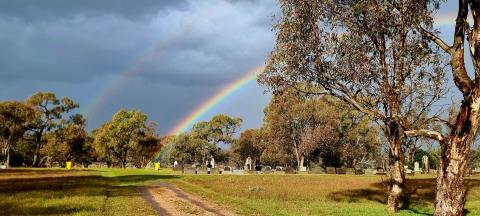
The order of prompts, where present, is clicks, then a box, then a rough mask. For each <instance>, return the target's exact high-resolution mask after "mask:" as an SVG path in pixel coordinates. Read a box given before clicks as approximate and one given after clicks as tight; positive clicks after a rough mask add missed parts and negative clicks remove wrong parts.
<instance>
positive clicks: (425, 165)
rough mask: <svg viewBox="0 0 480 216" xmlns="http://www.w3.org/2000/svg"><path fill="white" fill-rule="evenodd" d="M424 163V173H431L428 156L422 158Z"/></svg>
mask: <svg viewBox="0 0 480 216" xmlns="http://www.w3.org/2000/svg"><path fill="white" fill-rule="evenodd" d="M422 163H423V173H430V163H429V162H428V156H427V155H424V156H423V157H422Z"/></svg>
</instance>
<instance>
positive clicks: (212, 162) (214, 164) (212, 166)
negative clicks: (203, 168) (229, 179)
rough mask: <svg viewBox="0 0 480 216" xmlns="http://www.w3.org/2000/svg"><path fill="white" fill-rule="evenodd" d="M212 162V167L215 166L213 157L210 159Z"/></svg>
mask: <svg viewBox="0 0 480 216" xmlns="http://www.w3.org/2000/svg"><path fill="white" fill-rule="evenodd" d="M210 164H211V165H212V168H215V159H214V158H213V157H212V158H211V159H210Z"/></svg>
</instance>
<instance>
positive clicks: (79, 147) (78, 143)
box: [41, 114, 92, 167]
mask: <svg viewBox="0 0 480 216" xmlns="http://www.w3.org/2000/svg"><path fill="white" fill-rule="evenodd" d="M85 124H86V120H85V119H84V118H83V116H81V115H79V114H77V115H74V116H72V117H71V118H70V120H68V121H66V122H63V123H61V124H60V125H58V129H57V130H55V131H52V132H49V133H47V134H46V136H45V139H46V140H47V143H46V144H45V146H44V147H43V148H42V151H41V152H42V153H43V155H46V156H47V157H48V160H49V161H50V162H57V163H58V164H59V165H60V166H62V167H63V166H65V162H67V161H73V162H76V163H79V164H84V165H87V166H88V164H89V157H92V156H90V155H89V154H91V153H92V150H91V146H90V143H89V142H88V139H89V138H88V133H87V131H86V130H85Z"/></svg>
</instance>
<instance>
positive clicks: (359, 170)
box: [355, 169, 365, 175]
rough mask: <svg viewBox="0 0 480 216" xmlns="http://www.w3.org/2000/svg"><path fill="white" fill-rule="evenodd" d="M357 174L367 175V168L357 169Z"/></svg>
mask: <svg viewBox="0 0 480 216" xmlns="http://www.w3.org/2000/svg"><path fill="white" fill-rule="evenodd" d="M355 175H365V170H363V169H355Z"/></svg>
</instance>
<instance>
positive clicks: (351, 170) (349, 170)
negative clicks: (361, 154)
mask: <svg viewBox="0 0 480 216" xmlns="http://www.w3.org/2000/svg"><path fill="white" fill-rule="evenodd" d="M346 174H347V175H355V169H354V168H347V169H346Z"/></svg>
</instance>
